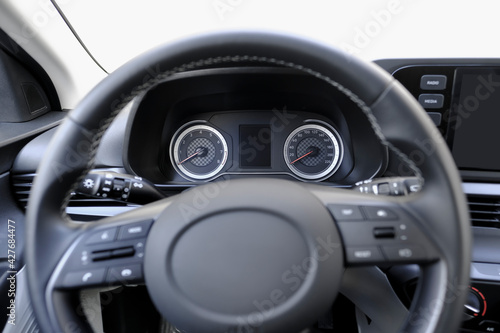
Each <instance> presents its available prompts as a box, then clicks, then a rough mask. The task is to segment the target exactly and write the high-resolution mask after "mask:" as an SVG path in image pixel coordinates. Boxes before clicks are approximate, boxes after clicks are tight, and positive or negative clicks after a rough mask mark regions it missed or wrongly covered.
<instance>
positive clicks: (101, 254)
mask: <svg viewBox="0 0 500 333" xmlns="http://www.w3.org/2000/svg"><path fill="white" fill-rule="evenodd" d="M110 258H111V251H98V252H92V261H100V260H107V259H110Z"/></svg>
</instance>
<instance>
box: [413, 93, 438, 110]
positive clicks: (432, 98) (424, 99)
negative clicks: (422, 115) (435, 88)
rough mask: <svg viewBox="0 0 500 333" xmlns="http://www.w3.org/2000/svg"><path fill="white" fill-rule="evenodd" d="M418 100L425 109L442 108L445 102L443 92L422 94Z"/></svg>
mask: <svg viewBox="0 0 500 333" xmlns="http://www.w3.org/2000/svg"><path fill="white" fill-rule="evenodd" d="M418 102H419V103H420V105H422V106H423V107H424V109H441V108H442V107H443V104H444V96H443V95H441V94H421V95H420V96H418Z"/></svg>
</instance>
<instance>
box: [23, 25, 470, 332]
mask: <svg viewBox="0 0 500 333" xmlns="http://www.w3.org/2000/svg"><path fill="white" fill-rule="evenodd" d="M247 62H257V63H263V64H268V65H269V64H272V65H276V66H284V67H290V68H295V69H297V70H301V71H304V72H306V73H308V74H311V75H313V76H316V77H317V78H318V79H321V80H324V81H326V82H328V83H329V84H331V85H333V86H334V87H336V88H337V89H339V91H341V92H342V93H344V94H345V95H346V96H347V97H349V98H350V99H351V100H352V101H353V102H355V103H356V104H357V105H358V106H359V107H360V108H361V109H362V110H363V112H365V114H366V115H367V117H368V119H369V120H370V122H371V124H372V126H373V128H374V130H375V132H376V134H377V135H378V136H379V137H380V139H381V141H382V143H383V144H385V145H387V146H388V147H389V148H390V149H392V150H393V151H394V152H395V153H396V154H397V155H398V156H399V157H400V158H401V159H402V160H403V161H404V163H402V164H401V165H402V167H407V168H410V169H411V170H413V171H415V172H416V173H417V175H420V174H421V176H423V178H424V179H425V186H424V187H423V189H422V191H421V192H420V193H417V194H415V195H412V196H411V197H412V198H411V199H409V198H390V199H384V200H382V199H380V198H377V199H370V200H375V202H377V204H380V205H382V204H383V203H385V202H388V203H390V205H391V207H396V208H395V209H399V208H398V207H400V206H401V207H403V206H404V207H406V208H405V212H404V213H402V214H405V215H406V214H408V216H410V215H411V216H416V218H415V221H416V222H415V223H416V224H418V226H419V228H422V229H423V230H424V231H425V233H426V235H425V236H426V237H427V238H428V239H429V243H432V247H434V248H435V250H432V251H431V252H432V253H433V255H436V256H437V257H438V258H439V260H438V261H435V262H433V263H426V264H425V265H423V266H422V267H423V268H422V281H421V290H420V292H419V293H418V295H417V297H416V299H415V300H414V302H413V304H412V308H411V309H410V314H409V316H408V318H407V320H406V322H405V323H404V325H403V328H402V329H403V331H405V332H430V331H435V332H441V331H450V330H454V329H457V328H458V325H459V323H460V321H461V314H462V305H463V301H464V299H465V292H464V290H465V289H466V287H467V286H468V281H469V265H470V249H471V239H470V238H471V236H470V225H469V219H468V212H467V210H466V202H465V198H464V195H463V193H462V192H461V183H460V177H459V175H458V172H457V170H456V167H455V165H454V162H453V159H452V157H451V155H450V153H449V151H448V149H447V146H446V144H445V142H444V140H443V139H442V137H441V135H440V134H439V132H438V131H437V130H436V129H435V127H434V125H433V124H432V122H431V121H430V120H429V119H427V117H426V115H425V113H424V112H423V110H422V109H421V107H420V106H419V105H418V103H417V102H416V101H415V100H414V99H413V97H412V96H411V95H410V94H409V93H408V92H407V91H406V90H405V89H404V88H403V87H402V86H401V85H400V84H399V83H397V82H396V81H394V80H393V79H392V77H391V76H389V75H388V74H387V73H385V72H383V71H382V70H381V69H380V68H378V67H377V66H375V65H373V64H367V63H365V62H362V61H360V60H358V59H356V58H354V57H352V56H350V55H346V54H345V53H343V52H341V51H339V50H335V49H331V48H328V47H325V46H322V45H319V44H316V43H312V42H310V41H306V40H302V39H298V38H294V37H289V36H283V35H275V34H264V33H252V32H249V33H223V34H213V35H206V36H200V37H196V38H192V39H189V40H186V41H181V42H176V43H173V44H169V45H165V46H162V47H159V48H157V49H155V50H152V51H150V52H148V53H146V54H144V55H142V56H139V57H138V58H136V59H133V60H132V61H130V62H129V63H127V64H125V65H124V66H122V67H121V68H120V69H118V70H117V71H115V72H114V73H112V74H111V75H109V77H107V78H106V79H105V80H103V81H102V82H101V83H100V84H99V85H98V86H97V87H96V88H94V89H93V90H92V91H91V92H90V93H89V95H88V96H87V97H86V98H85V99H84V100H83V101H82V102H81V103H80V104H79V106H78V107H77V108H76V109H74V110H72V111H71V112H70V113H69V115H68V116H67V118H66V119H65V121H64V122H63V123H62V124H61V126H60V128H59V129H58V131H57V133H56V135H55V136H54V138H53V140H52V142H51V144H50V146H49V149H48V152H47V154H46V156H45V157H44V159H43V161H42V163H41V165H40V167H39V169H38V171H37V177H36V180H35V182H34V184H33V187H32V191H31V195H30V201H29V205H28V211H27V249H26V264H27V272H28V285H29V288H30V293H31V296H32V302H33V308H34V311H35V315H36V317H37V320H38V322H39V324H40V326H41V328H42V330H44V331H67V330H70V329H71V327H74V325H77V326H81V327H83V328H84V329H88V327H87V326H86V324H85V321H84V320H83V319H82V318H79V317H78V316H77V315H75V313H74V311H72V310H71V309H70V308H71V306H70V304H71V299H72V295H74V293H68V292H64V291H60V290H57V289H53V287H54V286H53V284H52V281H54V280H55V278H54V274H53V273H54V272H59V270H58V269H57V267H58V265H60V261H61V258H63V259H64V258H65V257H66V256H67V255H68V249H70V250H71V249H72V247H74V246H75V245H74V244H75V242H77V241H78V240H79V239H81V238H82V237H83V235H85V234H86V233H88V232H89V230H91V229H92V228H93V226H90V225H85V226H81V225H75V224H74V223H72V222H71V221H69V219H68V218H67V216H66V215H65V213H64V208H65V206H66V204H67V202H68V200H69V196H70V193H71V191H72V189H74V187H75V184H77V182H78V180H79V179H80V178H81V177H82V176H83V175H85V174H86V172H87V171H88V170H90V169H91V167H92V160H93V157H94V155H95V151H96V149H97V146H98V144H99V140H100V138H101V137H102V134H103V133H104V131H105V130H106V128H107V127H108V126H109V124H110V123H111V121H112V120H113V118H114V117H115V116H116V115H117V114H118V112H119V111H120V110H121V108H122V107H123V106H124V105H126V104H127V103H128V102H130V101H131V100H132V99H133V98H134V97H136V96H138V95H140V94H141V93H143V92H144V91H146V90H148V89H149V88H151V87H154V86H155V85H157V84H158V83H161V82H162V81H163V80H165V79H166V78H168V77H170V76H172V75H173V74H176V73H180V72H184V71H189V70H192V69H196V68H200V67H204V66H214V65H225V64H235V63H247ZM152 68H155V73H156V74H155V75H151V72H152V71H151V69H152ZM158 69H161V70H160V71H158ZM333 78H334V79H333ZM394 110H397V111H398V112H390V111H394ZM412 160H413V161H412ZM305 188H309V186H306V187H305ZM310 191H311V193H313V195H315V196H316V197H317V198H318V199H319V200H320V201H321V202H323V203H324V204H325V205H328V204H330V203H331V202H332V200H333V199H332V198H334V199H335V200H340V199H339V198H340V197H341V196H342V197H345V198H347V199H349V200H351V199H352V202H362V201H363V200H368V199H366V198H361V197H359V194H348V195H344V194H342V195H338V194H334V195H333V197H332V194H331V193H329V192H328V191H326V190H325V189H324V188H321V189H318V188H312V187H311V188H310ZM351 197H352V198H351ZM347 199H346V200H347ZM335 200H334V201H335ZM335 202H336V201H335ZM379 202H380V203H379ZM363 204H364V203H363ZM367 204H368V205H370V204H371V203H367ZM394 205H395V206H394ZM160 210H161V209H160V208H158V206H154V205H153V208H151V209H150V211H154V213H150V214H151V215H150V216H158V215H160V214H159V211H160ZM146 215H147V214H146ZM127 218H128V217H127ZM127 218H125V219H127ZM117 219H119V218H116V219H108V221H104V222H102V223H99V224H98V226H101V225H102V224H106V223H108V222H109V223H114V222H115V221H117ZM48 250H50V251H48ZM429 251H430V250H429ZM47 252H49V253H51V255H50V256H46V254H47ZM42 254H44V255H45V257H42ZM450 292H451V294H450Z"/></svg>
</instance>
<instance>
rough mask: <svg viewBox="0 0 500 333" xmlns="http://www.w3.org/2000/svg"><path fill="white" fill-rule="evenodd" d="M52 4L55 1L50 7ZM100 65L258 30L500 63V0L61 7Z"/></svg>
mask: <svg viewBox="0 0 500 333" xmlns="http://www.w3.org/2000/svg"><path fill="white" fill-rule="evenodd" d="M46 1H49V0H46ZM58 3H59V5H60V7H61V9H62V11H63V12H64V14H65V15H66V17H67V18H68V20H69V21H70V22H71V24H72V25H73V27H74V29H75V31H76V32H77V33H78V35H79V36H80V38H81V39H82V41H83V42H84V43H85V45H86V46H87V48H88V49H89V50H90V52H91V53H92V54H93V55H94V56H95V58H96V59H97V60H98V61H99V63H100V64H101V65H102V66H103V67H104V68H105V69H106V70H107V71H113V70H114V69H116V68H117V67H118V66H120V65H121V64H123V63H124V62H126V61H127V60H129V59H131V58H132V57H134V56H135V55H137V54H139V53H141V52H143V51H145V50H147V49H150V48H152V47H154V46H156V45H159V44H162V43H165V42H166V41H171V40H174V39H179V38H182V37H185V36H188V35H193V34H199V33H206V32H211V31H221V30H235V29H236V30H238V29H253V30H255V29H259V30H267V31H269V30H271V31H279V32H285V33H290V34H293V35H299V36H304V37H306V38H309V39H315V40H319V41H322V42H326V43H328V44H331V45H335V46H337V47H341V48H343V49H345V50H347V51H348V52H350V53H354V54H357V55H358V56H360V57H362V58H365V59H368V60H375V59H381V58H428V57H433V58H436V57H438V58H440V57H444V58H446V57H447V58H455V57H496V56H498V51H499V50H498V47H497V45H496V43H493V42H492V38H494V36H495V35H496V33H497V32H498V24H497V22H498V10H497V6H498V3H497V1H482V0H480V1H474V2H471V1H436V0H433V1H430V0H376V1H375V0H368V1H331V0H316V1H290V0H274V1H262V0H203V1H196V0H192V1H180V0H178V1H157V0H143V1H137V0H86V1H77V0H58Z"/></svg>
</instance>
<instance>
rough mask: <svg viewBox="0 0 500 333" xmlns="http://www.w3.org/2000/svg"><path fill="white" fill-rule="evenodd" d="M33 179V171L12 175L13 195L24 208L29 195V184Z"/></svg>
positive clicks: (30, 184) (31, 183)
mask: <svg viewBox="0 0 500 333" xmlns="http://www.w3.org/2000/svg"><path fill="white" fill-rule="evenodd" d="M33 179H35V174H34V173H27V174H22V175H12V186H13V187H14V196H15V198H16V200H17V203H18V204H19V206H20V207H21V208H23V209H26V206H27V205H28V198H29V195H30V190H31V186H32V185H33Z"/></svg>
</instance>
